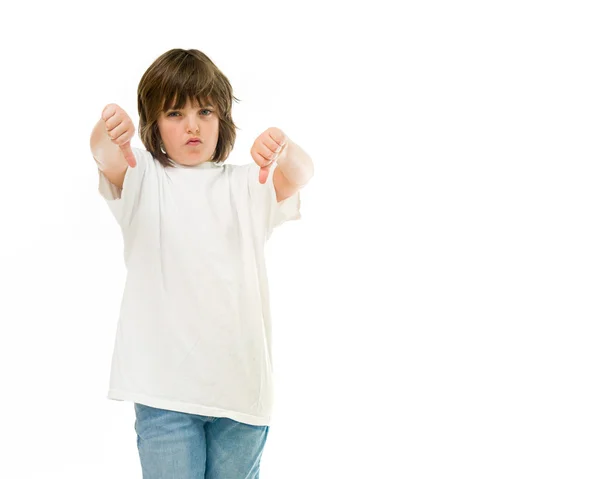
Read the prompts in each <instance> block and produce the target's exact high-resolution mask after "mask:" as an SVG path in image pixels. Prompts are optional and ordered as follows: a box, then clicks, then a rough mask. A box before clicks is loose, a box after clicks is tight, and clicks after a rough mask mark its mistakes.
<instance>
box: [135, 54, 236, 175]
mask: <svg viewBox="0 0 600 479" xmlns="http://www.w3.org/2000/svg"><path fill="white" fill-rule="evenodd" d="M137 96H138V113H139V115H140V124H139V134H140V138H141V140H142V143H143V144H144V146H145V147H146V149H147V150H148V151H149V152H150V153H151V154H152V156H154V157H155V158H156V159H157V160H158V161H159V162H160V163H161V164H162V165H163V166H173V162H172V160H170V159H169V158H168V157H167V155H166V154H165V153H163V151H162V150H161V143H162V140H161V138H160V133H159V131H158V123H157V121H158V118H159V116H160V114H161V113H163V112H166V111H167V110H169V109H180V108H183V107H184V106H185V104H186V102H187V100H190V101H192V102H193V101H194V100H195V101H197V102H198V104H199V105H202V106H204V105H206V104H207V103H208V102H209V101H210V102H212V104H213V105H214V106H215V109H216V112H215V113H216V114H217V116H218V118H219V139H218V141H217V146H216V148H215V152H214V154H213V157H212V159H211V161H214V162H216V163H219V162H224V161H225V160H226V159H227V156H228V155H229V153H230V152H231V150H232V149H233V145H234V143H235V138H236V129H238V128H237V126H236V125H235V124H234V122H233V119H232V117H231V107H232V105H233V101H237V102H238V103H239V100H238V99H237V98H236V97H235V96H233V89H232V88H231V84H230V83H229V80H228V79H227V77H226V76H225V75H223V73H222V72H221V70H219V69H218V68H217V66H216V65H215V64H214V63H213V62H212V61H211V60H210V58H208V57H207V56H206V55H205V54H204V53H202V52H200V51H198V50H193V49H192V50H182V49H180V48H175V49H173V50H169V51H168V52H166V53H163V54H162V55H161V56H160V57H158V58H157V59H156V60H155V61H154V63H152V65H150V67H149V68H148V69H147V70H146V72H145V73H144V75H142V79H141V80H140V83H139V85H138V92H137Z"/></svg>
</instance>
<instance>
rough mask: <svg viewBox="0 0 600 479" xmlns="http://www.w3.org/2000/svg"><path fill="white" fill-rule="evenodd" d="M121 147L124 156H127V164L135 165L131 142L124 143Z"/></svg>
mask: <svg viewBox="0 0 600 479" xmlns="http://www.w3.org/2000/svg"><path fill="white" fill-rule="evenodd" d="M119 148H121V151H122V152H123V156H124V157H125V161H127V164H128V165H129V166H131V167H132V168H133V167H135V165H136V162H135V156H134V154H133V151H132V150H131V145H130V144H129V142H127V143H123V144H122V145H120V146H119Z"/></svg>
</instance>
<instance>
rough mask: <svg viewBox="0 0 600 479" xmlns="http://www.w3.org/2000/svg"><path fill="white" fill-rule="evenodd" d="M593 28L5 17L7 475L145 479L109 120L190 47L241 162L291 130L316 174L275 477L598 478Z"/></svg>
mask: <svg viewBox="0 0 600 479" xmlns="http://www.w3.org/2000/svg"><path fill="white" fill-rule="evenodd" d="M384 5H385V6H384ZM594 6H595V5H594V2H591V1H590V2H581V1H579V2H578V1H570V2H566V1H563V2H560V1H550V2H548V1H546V2H541V1H539V2H534V1H523V0H520V1H504V2H481V1H479V2H477V1H470V2H468V1H457V2H443V1H437V2H435V1H420V2H401V3H396V4H395V5H394V6H392V5H389V6H387V3H385V2H383V1H369V2H360V3H359V2H348V1H346V2H342V1H339V2H332V1H319V2H308V1H303V2H294V3H291V2H275V1H271V2H245V3H243V2H241V1H240V2H225V1H211V2H200V1H195V2H177V1H172V2H161V3H156V4H153V3H151V2H147V1H144V2H141V1H137V2H116V1H114V2H97V3H94V4H88V3H84V2H78V3H75V2H73V3H72V4H69V3H67V2H47V3H46V2H44V3H42V2H33V3H32V2H25V3H19V4H18V6H17V4H15V3H14V2H11V5H10V6H5V7H2V12H0V18H1V20H0V22H1V25H0V27H1V28H0V32H1V33H0V35H1V42H0V43H1V45H2V46H1V48H2V51H1V54H2V56H1V65H2V74H1V81H2V114H1V115H0V121H1V125H0V131H1V135H2V142H1V147H2V155H1V171H2V178H1V184H2V187H1V188H0V201H1V203H0V204H1V218H2V223H1V233H0V242H1V243H0V255H1V257H0V261H1V263H0V280H1V293H0V294H1V301H0V318H1V320H2V334H1V335H0V341H1V343H0V368H1V370H0V373H1V378H2V380H1V383H0V391H1V401H2V402H1V406H2V408H1V410H0V411H1V416H0V417H1V418H2V419H1V424H0V427H1V430H2V437H3V445H2V453H1V456H2V460H1V461H0V477H7V478H15V479H16V478H27V479H29V478H38V477H40V478H41V477H44V478H61V479H67V478H78V479H80V478H84V477H85V478H87V479H92V478H94V479H95V478H109V477H110V478H114V479H120V478H128V479H129V478H141V468H140V465H139V458H138V455H137V448H136V435H135V432H134V429H133V426H134V410H133V406H132V405H131V404H130V403H124V402H115V401H109V400H107V399H106V393H107V389H108V379H109V367H110V358H111V354H112V347H113V341H114V335H115V332H116V324H117V317H118V309H119V305H120V299H121V293H122V288H123V285H124V279H125V269H124V264H123V256H122V238H121V234H120V230H119V228H118V226H117V224H116V222H115V221H114V219H113V218H112V216H111V215H110V212H109V209H108V207H107V206H106V204H105V203H104V201H103V199H102V198H101V196H100V195H99V193H98V192H97V182H98V178H97V172H96V165H95V163H94V161H93V159H92V157H91V154H90V152H89V137H90V133H91V130H92V128H93V126H94V124H95V122H96V121H97V120H98V119H99V117H100V113H101V111H102V109H103V108H104V106H105V105H106V104H107V103H113V102H114V103H118V104H119V105H121V106H122V107H123V108H125V109H126V110H127V111H128V112H129V113H130V115H131V116H132V118H134V123H135V124H136V127H137V125H138V120H137V99H136V91H137V85H138V82H139V80H140V78H141V75H142V74H143V72H144V71H145V69H146V68H147V67H148V66H149V65H150V64H151V63H152V61H153V60H154V59H155V58H156V57H158V56H159V55H160V54H162V53H163V52H165V51H167V50H169V49H171V48H197V49H199V50H201V51H203V52H205V53H206V54H207V55H208V56H209V57H210V58H211V59H212V60H213V61H214V62H215V63H216V64H217V65H218V66H219V68H220V69H221V70H222V71H223V72H224V73H225V74H226V76H227V77H228V78H229V80H230V81H231V83H232V85H233V88H234V94H235V95H236V96H237V97H238V98H240V99H241V100H242V101H241V103H240V104H236V105H235V107H234V120H235V121H236V123H237V124H238V126H239V127H240V128H241V130H240V131H239V132H238V140H237V143H236V147H235V150H234V151H233V153H232V156H231V160H230V161H232V162H234V163H246V162H249V161H252V159H251V157H250V155H249V150H250V147H251V145H252V142H253V141H254V139H255V138H256V136H258V135H259V134H260V133H261V132H262V131H264V130H265V129H266V128H268V127H270V126H277V127H279V128H281V129H283V130H284V131H285V132H286V133H287V134H288V136H289V137H290V138H291V139H293V140H294V141H295V142H297V143H298V144H300V145H301V146H302V147H303V148H304V149H305V150H306V151H307V152H308V153H309V154H310V155H311V157H312V158H313V161H314V163H315V172H316V174H315V177H314V178H313V180H312V182H311V183H310V184H309V185H308V186H307V187H306V188H305V189H304V190H303V191H302V193H301V195H302V215H303V218H302V219H301V220H300V221H297V222H289V223H286V224H284V225H282V226H281V227H280V228H278V229H277V230H276V231H275V232H274V234H273V236H272V237H271V240H270V241H269V243H268V260H269V263H268V267H269V279H270V283H271V295H272V309H273V315H274V321H275V324H274V335H275V336H274V341H275V344H274V353H275V368H276V374H277V383H276V410H275V416H274V418H273V422H272V425H271V426H272V427H271V431H270V435H269V439H268V441H267V445H266V448H265V451H264V455H263V460H262V470H261V479H274V478H275V479H282V478H285V479H295V478H298V479H300V478H302V479H304V478H315V479H319V478H327V479H333V478H336V479H337V478H354V477H356V478H410V479H421V478H423V479H424V478H435V479H440V478H450V477H452V478H454V477H456V478H461V479H467V478H474V479H475V478H476V479H481V478H485V479H492V478H502V479H505V478H511V479H515V478H527V479H530V478H544V479H548V478H578V479H585V478H597V477H599V475H600V461H599V452H598V450H599V448H600V436H599V431H600V408H599V407H598V405H599V403H600V387H599V383H598V378H599V369H598V366H599V364H600V363H599V359H600V357H599V356H600V353H599V347H598V340H599V333H600V327H599V326H598V320H599V319H600V316H599V307H598V306H599V305H598V290H599V287H600V277H599V275H600V264H599V263H600V256H599V245H600V227H599V223H598V214H599V211H598V205H599V199H600V198H599V189H598V184H599V173H600V166H599V161H598V160H599V158H598V151H599V148H598V146H599V141H598V131H599V127H600V121H599V112H600V108H599V107H600V94H599V91H600V89H599V85H600V68H599V60H598V59H599V58H600V56H599V53H600V47H599V45H600V33H599V32H600V30H599V29H598V24H599V20H600V18H599V15H598V14H597V12H596V11H595V9H594V8H593V7H594ZM133 146H137V147H141V142H140V141H139V138H138V137H137V136H136V137H135V139H134V141H133ZM232 479H235V478H232Z"/></svg>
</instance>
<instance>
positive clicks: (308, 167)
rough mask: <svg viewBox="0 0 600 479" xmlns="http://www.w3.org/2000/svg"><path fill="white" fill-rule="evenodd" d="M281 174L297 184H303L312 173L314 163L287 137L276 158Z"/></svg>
mask: <svg viewBox="0 0 600 479" xmlns="http://www.w3.org/2000/svg"><path fill="white" fill-rule="evenodd" d="M277 164H278V165H279V168H280V170H281V173H283V176H285V178H286V179H287V180H288V181H289V182H290V183H293V184H295V185H298V186H304V185H306V184H307V183H308V181H309V180H310V179H311V178H312V176H313V174H314V165H313V162H312V159H311V158H310V156H308V154H307V153H306V152H305V151H304V150H303V149H302V148H300V146H298V145H297V144H296V143H294V142H293V141H292V140H290V139H289V138H288V142H287V145H286V147H285V149H284V150H283V152H282V154H281V155H280V157H279V159H278V160H277Z"/></svg>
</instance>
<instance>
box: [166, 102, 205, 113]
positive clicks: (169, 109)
mask: <svg viewBox="0 0 600 479" xmlns="http://www.w3.org/2000/svg"><path fill="white" fill-rule="evenodd" d="M207 107H210V108H214V105H211V104H210V103H209V104H208V105H200V107H199V108H207ZM172 110H183V108H167V110H166V111H172Z"/></svg>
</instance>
